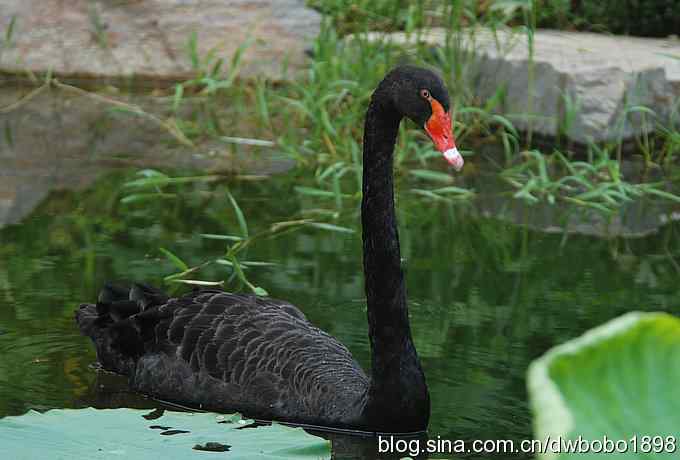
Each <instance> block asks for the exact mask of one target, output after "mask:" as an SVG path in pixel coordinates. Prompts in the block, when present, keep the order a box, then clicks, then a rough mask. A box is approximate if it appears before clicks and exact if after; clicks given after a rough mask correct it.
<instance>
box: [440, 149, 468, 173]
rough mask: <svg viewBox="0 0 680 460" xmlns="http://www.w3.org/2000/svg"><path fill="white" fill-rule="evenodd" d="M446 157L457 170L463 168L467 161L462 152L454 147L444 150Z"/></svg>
mask: <svg viewBox="0 0 680 460" xmlns="http://www.w3.org/2000/svg"><path fill="white" fill-rule="evenodd" d="M444 158H445V159H446V161H448V162H449V164H450V165H451V166H453V169H455V170H456V171H460V170H461V169H463V164H464V163H465V162H464V161H463V156H462V155H461V154H460V152H459V151H458V149H457V148H455V147H454V148H452V149H448V150H447V151H446V152H444Z"/></svg>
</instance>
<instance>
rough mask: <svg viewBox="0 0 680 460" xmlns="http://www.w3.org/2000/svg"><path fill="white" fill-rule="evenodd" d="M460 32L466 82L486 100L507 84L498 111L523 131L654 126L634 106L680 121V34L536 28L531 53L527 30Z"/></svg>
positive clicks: (435, 40) (437, 33) (636, 130)
mask: <svg viewBox="0 0 680 460" xmlns="http://www.w3.org/2000/svg"><path fill="white" fill-rule="evenodd" d="M454 38H460V40H453V41H452V42H450V43H453V46H454V47H455V49H458V50H461V51H462V53H460V54H458V56H462V57H463V59H464V60H463V61H462V62H459V63H458V64H459V65H460V66H464V68H463V75H465V76H466V78H467V84H469V85H471V87H472V88H474V91H475V92H476V95H477V96H479V98H480V99H482V100H487V99H489V98H491V97H492V96H493V95H494V94H496V92H497V91H498V89H499V88H503V89H504V91H505V97H504V98H503V99H502V101H501V103H500V104H499V105H498V106H496V108H495V110H496V111H497V112H499V113H502V114H503V115H505V116H506V117H508V118H510V119H511V120H512V121H513V123H514V124H515V126H516V127H517V128H518V129H520V130H522V131H528V130H529V129H532V130H533V132H534V133H537V134H539V135H543V136H547V137H555V136H557V135H558V134H566V136H567V137H568V138H569V139H570V140H571V141H573V142H576V143H580V144H587V143H588V142H590V141H596V142H600V141H618V140H619V139H623V140H628V139H632V138H634V137H635V136H638V135H640V134H641V133H642V132H644V131H645V130H652V129H654V123H653V122H650V121H653V120H652V119H651V117H650V116H649V115H646V119H645V117H643V116H642V115H641V112H639V111H637V112H636V111H634V110H633V111H631V109H632V108H634V107H636V106H644V107H647V108H649V109H651V110H653V111H654V112H655V113H656V119H657V120H659V121H661V122H663V123H664V124H669V123H675V124H678V123H680V114H679V113H678V111H679V110H680V107H678V105H679V104H680V41H679V40H678V39H677V38H669V39H666V40H664V39H648V38H636V37H624V36H612V35H603V34H593V33H583V32H563V31H553V30H537V31H535V33H534V38H533V45H534V49H533V57H531V58H530V54H529V46H528V38H527V34H526V33H523V32H516V31H509V30H499V31H497V32H496V33H495V34H494V33H493V32H492V31H490V30H486V29H476V30H467V31H462V32H460V33H456V34H454ZM369 39H371V40H387V41H389V42H392V43H397V44H401V45H404V46H410V45H414V44H415V43H416V42H417V41H420V42H424V43H425V44H427V45H431V46H433V47H444V46H445V45H444V44H445V43H446V31H445V30H443V29H433V30H429V31H424V32H422V33H419V34H411V35H408V36H407V35H405V34H403V33H394V34H389V35H384V34H372V35H371V36H370V37H369ZM531 69H533V70H531ZM530 72H533V77H531V78H533V83H531V84H530V80H531V78H530ZM674 110H675V115H673V113H674ZM671 118H672V120H671Z"/></svg>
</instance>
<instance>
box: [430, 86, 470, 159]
mask: <svg viewBox="0 0 680 460" xmlns="http://www.w3.org/2000/svg"><path fill="white" fill-rule="evenodd" d="M429 101H430V105H431V106H432V116H431V117H430V119H429V120H427V123H425V132H426V133H427V134H428V135H429V136H430V139H432V142H433V143H434V147H435V148H436V149H437V150H439V151H440V152H442V154H443V155H444V158H445V159H446V161H448V162H449V164H451V166H453V168H454V169H455V170H456V171H460V170H461V169H462V168H463V157H462V156H461V154H460V153H459V152H458V149H457V148H456V142H455V140H454V139H453V131H452V129H451V115H449V114H448V112H446V111H444V107H442V105H441V104H440V103H439V101H438V100H436V99H435V98H433V97H430V99H429Z"/></svg>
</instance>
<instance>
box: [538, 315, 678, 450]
mask: <svg viewBox="0 0 680 460" xmlns="http://www.w3.org/2000/svg"><path fill="white" fill-rule="evenodd" d="M528 389H529V398H530V403H531V409H532V412H533V415H534V434H535V436H534V437H535V439H536V442H543V443H544V444H543V445H544V446H546V445H547V446H548V449H547V450H549V452H544V453H539V454H538V457H539V458H544V459H559V460H565V459H572V458H578V459H579V460H583V459H590V458H592V459H597V458H603V454H606V453H608V454H610V456H613V458H616V459H621V460H624V459H652V458H654V459H659V458H679V457H680V446H679V445H678V444H680V320H679V319H678V318H676V317H674V316H671V315H668V314H665V313H637V312H633V313H628V314H626V315H623V316H621V317H619V318H616V319H614V320H612V321H610V322H608V323H606V324H604V325H602V326H599V327H596V328H594V329H592V330H590V331H588V332H586V333H585V334H584V335H583V336H581V337H579V338H577V339H574V340H571V341H569V342H567V343H564V344H562V345H559V346H557V347H555V348H553V349H551V350H549V351H548V352H547V353H546V354H545V355H543V356H542V357H541V358H539V359H537V360H535V361H534V362H533V363H532V364H531V366H530V367H529V375H528ZM568 443H570V444H571V447H570V446H569V445H568ZM558 447H559V449H558ZM565 448H567V449H569V448H571V450H572V451H571V452H565ZM579 448H580V449H581V453H578V451H577V452H574V451H573V450H574V449H579ZM597 451H599V452H597Z"/></svg>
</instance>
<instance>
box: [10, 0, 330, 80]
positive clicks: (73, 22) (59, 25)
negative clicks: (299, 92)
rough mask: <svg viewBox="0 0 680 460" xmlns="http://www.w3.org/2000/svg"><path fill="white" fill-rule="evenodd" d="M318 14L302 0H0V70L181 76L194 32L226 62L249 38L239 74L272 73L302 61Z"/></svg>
mask: <svg viewBox="0 0 680 460" xmlns="http://www.w3.org/2000/svg"><path fill="white" fill-rule="evenodd" d="M320 21H321V18H320V15H319V13H317V12H316V11H314V10H312V9H310V8H307V7H306V6H305V2H304V0H230V1H225V0H201V1H198V0H195V1H187V0H124V1H115V2H114V1H105V0H94V1H93V0H61V1H54V0H53V1H44V0H0V37H2V38H1V39H0V40H2V41H0V72H2V73H5V74H7V73H11V74H16V75H26V74H27V73H28V71H30V72H33V73H45V72H47V71H52V72H53V73H54V74H57V75H59V76H62V77H63V76H68V77H85V78H111V77H113V78H126V79H127V78H130V77H134V78H135V80H136V81H138V82H140V81H142V80H148V79H155V80H170V81H177V80H185V79H188V78H190V77H192V76H193V75H194V74H195V69H194V66H193V65H192V60H191V57H190V53H189V51H188V43H189V40H190V38H191V36H192V34H193V33H194V32H195V33H196V34H197V49H198V55H199V56H200V57H201V58H204V57H206V56H208V53H214V57H215V59H218V58H222V59H224V61H225V65H224V67H225V68H228V67H229V65H230V61H231V58H232V56H233V55H234V53H235V52H236V51H237V49H238V48H239V47H240V46H241V45H243V44H244V43H246V42H248V43H250V45H249V46H248V48H247V51H246V53H245V55H244V57H243V63H244V66H243V70H242V74H243V75H245V76H253V75H263V76H266V77H269V78H273V79H279V78H281V77H282V76H283V75H282V73H281V70H282V64H284V63H287V64H288V69H289V70H292V71H294V70H295V69H296V68H299V67H300V66H301V65H303V64H304V59H305V51H306V49H307V48H308V47H309V46H310V43H311V40H313V38H314V37H316V35H317V34H318V31H319V27H320ZM12 23H13V24H14V27H13V33H12V37H11V41H10V43H5V42H4V38H5V35H6V34H7V31H8V30H9V28H10V24H12Z"/></svg>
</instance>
